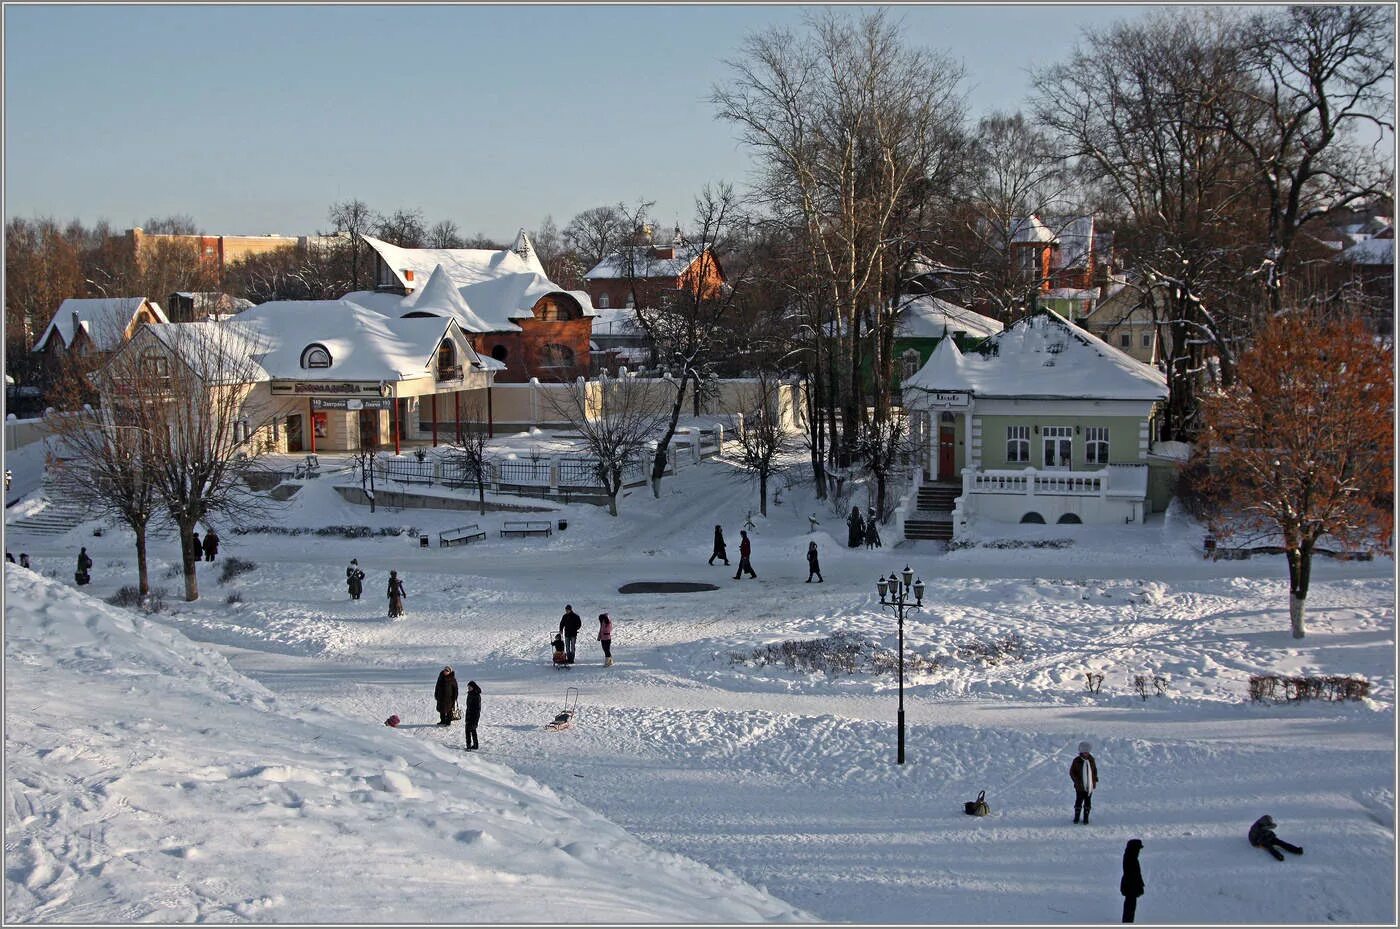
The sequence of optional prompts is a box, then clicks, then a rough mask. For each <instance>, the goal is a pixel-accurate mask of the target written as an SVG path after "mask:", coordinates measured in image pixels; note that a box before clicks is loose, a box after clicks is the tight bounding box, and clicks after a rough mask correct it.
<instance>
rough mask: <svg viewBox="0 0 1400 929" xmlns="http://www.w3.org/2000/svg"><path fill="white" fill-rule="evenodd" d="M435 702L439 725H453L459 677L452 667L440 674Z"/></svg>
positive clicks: (434, 696) (434, 697) (434, 694)
mask: <svg viewBox="0 0 1400 929" xmlns="http://www.w3.org/2000/svg"><path fill="white" fill-rule="evenodd" d="M433 700H434V701H436V702H437V711H438V725H439V726H450V725H452V711H453V710H455V709H456V708H457V675H456V674H454V673H453V671H452V666H451V665H449V666H447V667H445V668H443V669H442V670H441V671H439V672H438V679H437V686H436V687H434V688H433Z"/></svg>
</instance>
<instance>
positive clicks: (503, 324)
mask: <svg viewBox="0 0 1400 929" xmlns="http://www.w3.org/2000/svg"><path fill="white" fill-rule="evenodd" d="M364 239H365V241H366V242H368V243H369V245H370V247H371V248H373V249H374V252H375V292H374V293H372V294H371V293H364V292H361V293H355V294H348V295H347V296H346V299H348V300H353V301H354V302H356V303H360V304H363V305H366V306H372V307H373V308H374V309H377V310H379V311H380V312H382V313H386V314H388V315H398V316H404V317H408V316H451V317H453V318H455V319H456V320H457V322H458V324H459V325H460V326H461V327H462V329H463V331H464V332H466V333H467V334H468V335H469V336H470V338H471V341H472V347H473V348H474V349H475V350H476V351H477V352H479V353H480V354H482V355H485V356H487V357H490V358H495V359H496V360H497V361H500V362H503V363H504V364H505V366H506V369H505V371H502V372H500V373H499V374H498V375H497V376H496V381H497V382H498V383H523V382H526V381H528V380H529V379H530V378H531V377H538V378H539V379H540V380H542V381H558V380H566V379H572V378H575V377H587V376H588V374H589V337H590V335H591V333H592V327H593V316H594V315H595V314H594V310H593V304H592V302H591V301H590V299H589V296H588V294H587V293H586V292H584V291H580V290H565V289H564V288H562V287H560V286H559V285H558V284H555V283H554V282H553V281H551V280H550V279H549V278H548V277H547V276H546V275H545V273H544V268H543V266H542V265H541V264H540V262H539V258H538V257H537V256H536V255H535V250H534V246H533V245H531V243H530V240H529V237H527V236H526V235H525V233H524V231H523V230H522V231H521V233H520V235H519V236H517V237H516V240H515V244H514V245H513V246H512V247H511V248H507V249H500V250H494V249H477V248H400V247H398V246H396V245H390V244H389V243H388V242H382V241H380V240H379V239H375V238H371V237H369V236H365V237H364ZM386 298H387V299H386Z"/></svg>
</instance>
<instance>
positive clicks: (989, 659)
mask: <svg viewBox="0 0 1400 929" xmlns="http://www.w3.org/2000/svg"><path fill="white" fill-rule="evenodd" d="M958 657H959V658H961V659H962V660H963V661H980V662H982V664H985V665H998V664H1004V663H1006V662H1008V661H1020V660H1021V659H1022V658H1025V657H1026V643H1025V642H1024V641H1023V640H1022V639H1021V636H1020V633H1017V632H1008V633H1007V634H1006V635H1004V636H1002V637H1000V638H997V639H986V640H985V641H984V640H981V639H974V640H972V641H971V642H968V643H967V644H966V645H963V646H961V647H960V648H959V649H958Z"/></svg>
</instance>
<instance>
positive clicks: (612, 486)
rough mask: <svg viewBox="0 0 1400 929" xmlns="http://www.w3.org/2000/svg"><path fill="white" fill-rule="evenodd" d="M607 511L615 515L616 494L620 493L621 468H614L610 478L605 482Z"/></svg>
mask: <svg viewBox="0 0 1400 929" xmlns="http://www.w3.org/2000/svg"><path fill="white" fill-rule="evenodd" d="M607 491H608V512H609V513H610V514H612V515H613V516H616V515H617V495H618V494H620V493H622V469H621V468H614V469H613V473H612V480H611V481H608V482H607Z"/></svg>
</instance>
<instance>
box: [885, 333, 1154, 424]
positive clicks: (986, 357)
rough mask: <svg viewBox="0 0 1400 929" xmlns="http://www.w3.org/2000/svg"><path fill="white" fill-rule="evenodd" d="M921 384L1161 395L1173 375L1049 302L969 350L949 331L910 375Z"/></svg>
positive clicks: (982, 390)
mask: <svg viewBox="0 0 1400 929" xmlns="http://www.w3.org/2000/svg"><path fill="white" fill-rule="evenodd" d="M904 388H905V390H906V391H910V390H912V391H914V392H915V397H913V398H910V402H913V403H917V394H918V393H919V392H921V391H928V392H935V391H942V392H951V391H966V392H970V393H972V394H973V395H974V396H978V397H1040V398H1053V399H1095V400H1161V399H1165V397H1166V396H1167V380H1166V376H1165V375H1164V374H1162V372H1161V371H1158V370H1157V369H1156V368H1154V367H1152V366H1150V365H1146V364H1143V363H1142V362H1140V361H1138V360H1136V359H1135V358H1133V357H1131V356H1129V355H1127V354H1125V353H1124V352H1121V351H1119V350H1118V349H1116V348H1114V347H1113V346H1111V345H1109V344H1108V343H1107V342H1104V341H1103V340H1102V339H1099V338H1098V337H1096V336H1094V335H1093V334H1091V333H1089V332H1087V331H1085V330H1084V329H1081V328H1080V327H1079V326H1076V325H1075V324H1074V323H1072V322H1070V321H1068V320H1067V319H1065V318H1064V317H1063V316H1060V315H1059V314H1058V313H1055V312H1054V311H1052V310H1041V311H1039V312H1037V313H1035V314H1033V315H1031V316H1028V317H1026V318H1025V319H1021V320H1018V321H1017V322H1015V323H1013V324H1012V326H1011V328H1009V329H1007V330H1006V331H1004V332H1001V333H998V334H997V335H994V336H992V337H991V338H990V339H988V340H987V342H986V343H984V344H983V345H982V346H981V347H980V348H979V349H977V350H976V351H973V352H969V353H968V354H966V355H964V354H963V353H962V352H960V351H959V350H958V347H957V345H956V344H955V343H954V341H953V340H952V339H944V340H943V341H942V342H939V343H938V347H937V348H936V349H935V350H934V352H933V354H932V355H931V356H929V360H928V361H927V362H926V363H925V364H924V366H923V367H922V368H920V369H919V370H918V372H917V373H915V374H914V376H913V377H911V378H909V379H908V380H906V381H905V382H904Z"/></svg>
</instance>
